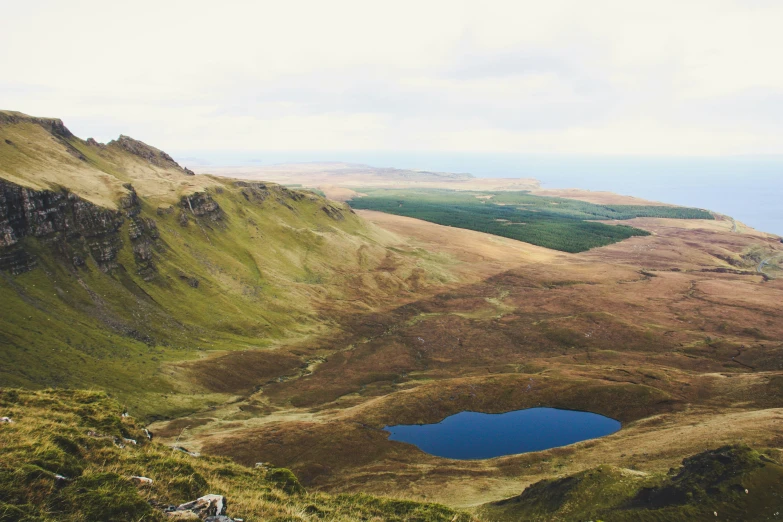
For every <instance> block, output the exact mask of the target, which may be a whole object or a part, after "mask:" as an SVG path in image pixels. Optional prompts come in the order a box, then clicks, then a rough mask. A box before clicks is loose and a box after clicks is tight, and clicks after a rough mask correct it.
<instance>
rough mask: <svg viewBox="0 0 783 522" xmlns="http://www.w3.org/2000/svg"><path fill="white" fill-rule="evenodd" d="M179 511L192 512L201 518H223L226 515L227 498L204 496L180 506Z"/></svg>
mask: <svg viewBox="0 0 783 522" xmlns="http://www.w3.org/2000/svg"><path fill="white" fill-rule="evenodd" d="M177 511H191V512H193V513H196V514H197V515H199V517H201V519H202V520H204V519H206V518H207V517H214V516H221V515H225V514H226V497H224V496H223V495H204V496H203V497H199V498H197V499H196V500H193V501H191V502H186V503H185V504H180V505H179V506H177Z"/></svg>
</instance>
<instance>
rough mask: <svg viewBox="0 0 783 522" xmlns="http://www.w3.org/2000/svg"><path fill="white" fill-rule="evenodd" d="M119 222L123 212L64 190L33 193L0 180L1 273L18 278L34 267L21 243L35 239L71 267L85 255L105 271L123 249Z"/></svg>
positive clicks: (32, 259)
mask: <svg viewBox="0 0 783 522" xmlns="http://www.w3.org/2000/svg"><path fill="white" fill-rule="evenodd" d="M123 222H124V215H123V212H120V211H115V210H111V209H106V208H102V207H99V206H97V205H94V204H92V203H90V202H89V201H86V200H84V199H82V198H80V197H78V196H76V195H75V194H73V193H71V192H68V191H67V190H62V191H60V192H55V191H49V190H32V189H28V188H25V187H22V186H19V185H16V184H14V183H10V182H8V181H4V180H0V269H3V270H7V271H10V272H12V273H14V274H19V273H22V272H25V271H28V270H31V269H32V268H33V267H35V255H34V254H33V252H32V251H31V250H30V248H29V245H25V244H24V243H25V239H26V238H36V239H39V240H41V241H42V242H43V243H44V244H47V245H50V246H52V247H54V248H53V251H55V252H57V253H58V254H59V255H60V256H63V257H65V258H67V259H70V260H71V262H72V263H73V264H74V265H76V266H81V265H83V264H84V259H85V258H86V257H87V256H90V257H92V258H93V259H94V260H95V262H96V264H97V265H98V266H99V267H100V268H102V269H104V270H107V269H109V268H111V267H112V266H113V264H114V261H115V259H116V257H117V253H118V252H119V250H120V248H122V240H121V239H120V238H119V234H118V231H119V229H120V227H121V226H122V224H123Z"/></svg>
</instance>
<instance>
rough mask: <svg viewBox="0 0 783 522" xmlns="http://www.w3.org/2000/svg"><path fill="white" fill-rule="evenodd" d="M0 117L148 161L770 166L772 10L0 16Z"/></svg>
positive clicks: (292, 8) (775, 149)
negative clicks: (224, 158)
mask: <svg viewBox="0 0 783 522" xmlns="http://www.w3.org/2000/svg"><path fill="white" fill-rule="evenodd" d="M0 5H2V10H1V11H2V14H1V15H0V71H2V73H1V74H0V106H1V107H0V108H5V109H14V110H19V111H22V112H25V113H28V114H33V115H39V116H55V117H60V118H62V119H63V120H65V123H66V125H68V126H69V128H71V130H72V131H73V132H75V133H76V134H77V135H79V136H81V137H84V138H86V137H88V136H94V137H95V138H97V139H99V140H100V141H108V140H110V139H113V138H116V137H117V135H118V134H120V133H123V134H128V135H131V136H133V137H136V138H138V139H141V140H144V141H146V142H149V143H151V144H154V145H156V146H158V147H160V148H162V149H164V150H174V151H185V150H188V151H197V150H205V151H206V150H245V151H248V150H265V151H269V150H285V151H297V150H299V151H302V150H308V151H312V150H324V151H340V150H367V151H371V150H385V151H462V152H466V151H469V152H514V153H547V154H549V153H571V154H585V153H587V154H644V155H725V154H780V153H781V152H783V66H781V53H783V1H779V0H766V1H765V0H742V1H724V0H704V1H700V0H675V1H667V0H650V1H644V2H642V1H635V0H619V1H603V0H590V1H586V0H562V1H559V0H546V1H542V0H536V1H523V0H516V1H510V2H492V1H487V0H483V1H478V0H477V1H472V2H460V1H455V0H449V1H445V2H435V1H432V2H427V1H424V0H418V1H412V2H407V1H400V0H394V1H389V0H386V1H383V2H380V1H377V2H376V1H371V0H363V1H357V2H349V1H336V0H329V1H313V2H297V1H291V0H276V1H273V2H261V1H256V2H250V1H248V2H238V1H228V0H222V1H215V0H210V1H208V2H202V1H197V0H188V1H183V2H175V1H165V0H157V1H152V2H146V1H139V0H133V1H126V2H109V1H105V0H104V1H101V2H97V1H96V2H80V1H74V0H71V1H68V2H43V1H34V0H26V1H16V2H12V1H8V0H0Z"/></svg>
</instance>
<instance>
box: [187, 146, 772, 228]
mask: <svg viewBox="0 0 783 522" xmlns="http://www.w3.org/2000/svg"><path fill="white" fill-rule="evenodd" d="M183 156H184V155H183ZM183 161H185V162H186V163H187V160H185V159H184V158H183ZM209 161H210V163H212V164H215V165H240V164H244V165H247V164H257V165H272V164H277V163H293V162H303V161H346V162H351V163H364V164H367V165H372V166H374V167H396V168H405V169H421V170H431V171H442V172H468V173H470V174H473V175H474V176H477V177H530V178H536V179H538V180H540V181H541V183H542V186H543V187H545V188H582V189H589V190H606V191H610V192H616V193H618V194H625V195H629V196H636V197H640V198H644V199H650V200H655V201H663V202H666V203H672V204H677V205H684V206H690V207H698V208H705V209H708V210H712V211H715V212H719V213H721V214H727V215H729V216H732V217H734V218H735V219H737V220H738V221H741V222H743V223H745V224H747V225H749V226H752V227H753V228H756V229H758V230H762V231H764V232H771V233H773V234H777V235H781V236H783V156H741V157H726V158H715V157H713V158H675V157H663V158H662V157H616V156H613V157H602V156H545V155H517V154H467V153H391V152H291V153H282V152H276V153H253V154H243V155H237V154H235V153H226V154H223V155H221V154H215V155H213V156H212V157H210V158H209Z"/></svg>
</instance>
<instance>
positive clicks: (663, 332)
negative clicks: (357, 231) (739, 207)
mask: <svg viewBox="0 0 783 522" xmlns="http://www.w3.org/2000/svg"><path fill="white" fill-rule="evenodd" d="M360 215H361V216H362V217H364V218H365V219H367V220H369V221H371V222H372V223H374V224H375V225H376V226H378V227H380V228H382V229H384V230H386V231H388V232H392V233H394V234H396V235H397V236H399V237H400V238H401V239H400V241H401V243H400V245H399V248H401V249H407V250H415V249H422V250H423V251H427V252H430V253H436V254H439V255H443V256H448V257H449V258H451V259H453V260H454V270H455V271H456V273H458V274H459V278H460V279H461V281H462V284H461V285H456V286H453V287H452V288H449V289H446V290H444V291H442V292H441V293H439V294H437V295H434V296H433V297H428V298H423V299H421V300H418V301H414V302H411V303H407V304H403V305H402V306H398V307H396V308H391V309H389V310H387V311H385V312H376V313H367V314H351V315H346V316H344V317H343V318H342V320H341V323H340V328H339V330H338V333H336V334H334V335H330V336H327V337H325V338H319V339H315V340H309V341H305V342H303V343H299V344H297V345H286V346H282V347H280V348H279V350H278V351H279V353H281V354H294V355H296V356H297V357H300V358H302V359H306V360H308V361H310V364H308V366H307V368H303V369H301V370H300V371H299V372H297V373H295V374H290V373H289V374H286V375H281V376H280V377H279V378H277V379H271V380H268V381H265V382H263V383H260V382H259V383H256V384H257V385H258V388H257V391H255V392H253V393H251V394H249V395H244V396H237V398H236V399H235V400H233V401H231V402H230V403H227V404H225V405H223V406H220V407H217V408H214V409H210V410H208V411H203V412H200V413H198V414H195V415H192V416H189V417H187V418H183V419H177V420H174V421H164V422H158V423H156V424H154V425H153V426H152V427H151V429H152V430H153V431H155V432H156V433H158V434H159V435H160V436H162V437H163V438H164V439H166V440H170V441H173V440H174V439H179V440H180V442H181V443H182V444H184V445H186V446H188V447H193V448H197V449H201V450H203V451H205V452H208V453H213V454H219V455H225V456H229V457H232V458H234V459H235V460H237V461H239V462H241V463H244V464H248V465H253V464H254V463H255V462H259V461H268V462H271V463H273V464H274V465H277V466H286V467H290V468H291V469H293V470H294V472H295V473H296V474H297V476H298V477H299V478H300V479H301V480H302V481H303V483H304V484H305V485H306V486H309V487H315V488H317V489H321V490H326V491H341V492H342V491H368V492H373V493H380V494H389V495H395V496H402V497H405V498H413V499H419V500H420V499H426V500H432V501H436V502H442V503H445V504H447V505H451V506H459V507H470V506H478V505H480V504H482V503H485V502H488V501H493V500H498V499H501V498H504V497H510V496H513V495H517V494H519V493H520V491H521V490H522V489H523V488H524V487H525V486H527V485H529V484H531V483H534V482H536V481H539V480H541V479H545V478H552V477H555V476H564V475H568V474H571V473H575V472H579V471H581V470H585V469H588V468H591V467H595V466H599V465H603V464H608V465H613V466H617V467H619V468H627V469H632V470H636V471H638V472H639V473H659V472H664V471H666V470H668V469H669V468H671V467H675V466H676V465H678V464H679V462H680V461H681V460H682V459H683V458H684V457H686V456H688V455H691V454H694V453H697V452H700V451H703V450H705V449H709V448H715V447H718V446H720V445H723V444H728V443H745V444H750V445H753V446H757V447H781V446H783V436H781V433H783V430H781V428H783V343H781V342H780V339H781V338H783V324H781V323H780V321H779V318H780V317H781V314H783V280H781V279H774V278H770V277H769V275H768V274H762V273H759V272H757V271H756V267H757V265H758V259H759V258H760V259H767V258H770V257H773V256H777V255H778V253H779V252H781V251H782V250H783V245H781V244H780V242H779V240H777V239H776V238H773V237H772V236H768V235H766V234H763V233H759V232H756V231H753V230H750V229H745V228H743V229H741V230H740V231H739V232H738V231H735V230H734V227H733V225H732V221H731V220H729V219H718V220H715V221H695V220H694V221H691V220H688V221H685V220H674V219H653V218H637V219H634V220H630V222H629V224H630V225H632V226H636V227H639V228H642V229H645V230H648V231H650V232H652V235H651V236H648V237H636V238H631V239H628V240H625V241H623V242H621V243H616V244H614V245H610V246H607V247H603V248H600V249H593V250H591V251H588V252H584V253H581V254H565V253H561V252H555V251H551V250H547V249H544V248H539V247H534V246H531V245H528V244H525V243H520V242H516V241H513V240H508V239H504V238H498V237H494V236H488V235H484V234H480V233H477V232H471V231H467V230H461V229H455V228H451V227H443V226H439V225H434V224H431V223H425V222H422V221H418V220H414V219H410V218H405V217H399V216H392V215H388V214H381V213H377V212H370V211H361V212H360ZM759 256H761V257H759ZM771 268H772V270H773V272H774V270H776V269H775V268H774V267H771ZM340 332H342V333H340ZM215 357H216V358H214V359H210V361H212V362H213V363H216V364H219V365H220V368H222V369H223V371H225V372H226V373H225V375H224V376H223V378H224V379H226V380H231V379H232V378H234V375H233V374H232V372H233V371H234V370H232V368H233V367H239V366H240V365H245V364H247V363H248V362H251V361H252V360H253V358H254V357H257V354H255V353H254V352H252V351H245V352H234V353H231V354H228V355H216V356H215ZM221 358H222V359H223V361H221ZM236 373H237V376H236V378H238V379H243V378H247V377H243V376H240V375H239V374H240V373H241V372H240V371H239V370H236ZM538 405H543V406H553V407H561V408H571V409H580V410H588V411H593V412H596V413H601V414H604V415H607V416H610V417H613V418H616V419H618V420H620V421H622V423H623V429H621V430H620V431H619V432H618V433H616V434H614V435H611V436H608V437H605V438H602V439H598V440H593V441H586V442H582V443H578V444H574V445H571V446H568V447H564V448H556V449H552V450H548V451H543V452H536V453H529V454H524V455H515V456H509V457H501V458H496V459H490V460H485V461H453V460H448V459H442V458H437V457H432V456H429V455H426V454H424V453H423V452H421V451H419V450H418V449H416V448H415V447H413V446H410V445H407V444H403V443H398V442H391V441H389V440H388V439H387V436H388V434H387V433H386V432H384V431H383V430H382V428H383V426H385V425H391V424H411V423H424V422H435V421H438V420H441V419H443V418H444V417H446V416H448V415H450V414H453V413H456V412H459V411H463V410H473V411H484V412H502V411H509V410H513V409H520V408H525V407H531V406H538Z"/></svg>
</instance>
